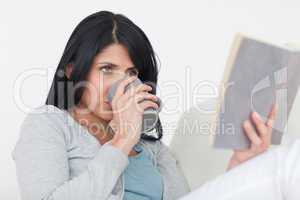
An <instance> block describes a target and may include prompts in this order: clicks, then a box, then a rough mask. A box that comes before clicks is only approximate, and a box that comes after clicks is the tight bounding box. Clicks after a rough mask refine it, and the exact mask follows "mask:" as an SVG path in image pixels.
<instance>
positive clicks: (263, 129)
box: [227, 104, 276, 170]
mask: <svg viewBox="0 0 300 200" xmlns="http://www.w3.org/2000/svg"><path fill="white" fill-rule="evenodd" d="M275 116H276V106H275V104H274V105H273V106H272V109H271V111H270V113H269V115H268V119H267V121H266V122H264V121H263V119H262V118H261V117H260V116H259V114H258V113H257V112H252V113H251V120H246V121H245V122H244V123H243V129H244V130H245V133H246V135H247V136H248V138H249V139H250V142H251V145H250V148H249V149H246V150H235V151H234V153H233V155H232V157H231V159H230V161H229V165H228V168H227V170H230V169H231V168H233V167H235V166H237V165H239V164H241V163H243V162H245V161H247V160H249V159H250V158H253V157H255V156H257V155H259V154H261V153H263V152H265V151H266V150H267V149H268V148H269V146H270V143H271V136H272V127H273V124H274V120H275ZM253 124H254V126H255V127H254V126H253Z"/></svg>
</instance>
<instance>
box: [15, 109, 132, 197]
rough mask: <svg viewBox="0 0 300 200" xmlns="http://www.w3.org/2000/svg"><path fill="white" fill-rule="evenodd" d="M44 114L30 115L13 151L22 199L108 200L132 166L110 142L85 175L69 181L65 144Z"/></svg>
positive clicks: (100, 149) (101, 150)
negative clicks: (119, 179)
mask: <svg viewBox="0 0 300 200" xmlns="http://www.w3.org/2000/svg"><path fill="white" fill-rule="evenodd" d="M60 131H61V130H59V129H58V128H57V127H55V126H54V125H53V124H51V123H50V122H49V120H48V119H47V118H46V117H45V116H44V115H40V114H39V115H37V114H29V115H28V116H27V117H26V118H25V120H24V121H23V123H22V125H21V129H20V137H19V139H18V141H17V143H16V145H15V148H14V150H13V151H12V158H13V160H14V161H15V165H16V174H17V181H18V185H19V190H20V193H21V198H22V199H23V200H82V199H85V200H92V199H107V198H108V196H109V195H110V193H111V192H112V190H113V188H114V186H115V184H116V182H117V181H118V178H119V177H120V175H121V174H122V172H123V170H124V169H125V168H126V166H127V165H128V164H129V161H128V156H127V155H125V153H123V152H122V151H121V150H119V149H118V148H116V147H114V146H112V145H111V144H110V143H109V142H107V143H105V144H104V145H102V146H101V148H99V152H97V154H96V156H95V157H94V158H93V160H91V161H90V162H89V163H88V167H87V169H86V170H85V171H83V173H81V174H80V175H78V176H77V177H74V178H72V179H70V176H69V165H68V157H67V147H66V141H65V138H64V136H63V134H62V133H61V132H60Z"/></svg>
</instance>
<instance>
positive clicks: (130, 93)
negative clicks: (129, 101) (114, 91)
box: [124, 84, 152, 98]
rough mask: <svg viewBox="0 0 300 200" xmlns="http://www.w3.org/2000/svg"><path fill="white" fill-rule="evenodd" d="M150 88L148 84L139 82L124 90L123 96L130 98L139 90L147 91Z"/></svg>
mask: <svg viewBox="0 0 300 200" xmlns="http://www.w3.org/2000/svg"><path fill="white" fill-rule="evenodd" d="M151 90H152V87H151V86H149V85H146V84H140V85H138V86H136V87H133V88H129V89H128V90H127V91H126V92H125V94H124V95H125V98H130V97H132V96H134V95H136V94H137V93H139V92H144V91H145V92H148V91H151Z"/></svg>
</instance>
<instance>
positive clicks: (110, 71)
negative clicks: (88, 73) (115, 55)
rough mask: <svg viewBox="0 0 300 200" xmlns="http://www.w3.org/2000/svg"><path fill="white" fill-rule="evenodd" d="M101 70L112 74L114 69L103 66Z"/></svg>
mask: <svg viewBox="0 0 300 200" xmlns="http://www.w3.org/2000/svg"><path fill="white" fill-rule="evenodd" d="M100 70H101V71H102V72H104V73H106V74H108V73H112V68H111V67H110V66H103V67H101V68H100Z"/></svg>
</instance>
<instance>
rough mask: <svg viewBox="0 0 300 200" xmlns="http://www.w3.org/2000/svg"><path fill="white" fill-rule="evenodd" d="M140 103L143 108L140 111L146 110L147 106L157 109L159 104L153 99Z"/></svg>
mask: <svg viewBox="0 0 300 200" xmlns="http://www.w3.org/2000/svg"><path fill="white" fill-rule="evenodd" d="M138 105H139V106H138V107H139V108H140V109H141V110H140V111H142V112H143V111H144V110H146V109H147V108H156V109H158V105H157V104H156V103H154V102H153V101H151V100H145V101H143V102H141V103H139V104H138Z"/></svg>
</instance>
